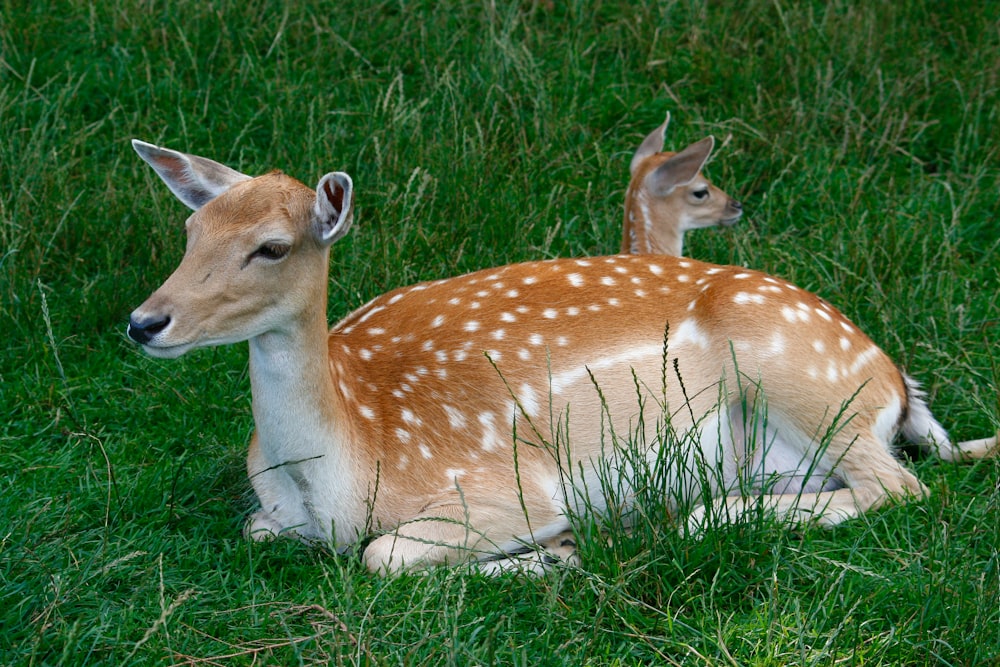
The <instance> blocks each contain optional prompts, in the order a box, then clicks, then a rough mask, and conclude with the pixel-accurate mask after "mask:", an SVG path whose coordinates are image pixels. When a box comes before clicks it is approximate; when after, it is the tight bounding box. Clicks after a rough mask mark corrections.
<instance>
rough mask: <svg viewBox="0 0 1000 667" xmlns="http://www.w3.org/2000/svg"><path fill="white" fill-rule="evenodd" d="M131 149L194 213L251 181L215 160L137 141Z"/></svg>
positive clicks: (134, 141) (134, 140)
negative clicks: (239, 184) (220, 196)
mask: <svg viewBox="0 0 1000 667" xmlns="http://www.w3.org/2000/svg"><path fill="white" fill-rule="evenodd" d="M132 148H134V149H135V152H136V153H138V154H139V157H141V158H142V159H143V160H145V161H146V162H147V163H149V166H151V167H152V168H153V170H154V171H155V172H156V173H157V175H158V176H159V177H160V178H161V179H163V182H164V183H166V184H167V187H168V188H170V191H171V192H173V193H174V195H175V196H176V197H177V198H178V199H180V200H181V201H182V202H184V205H185V206H187V207H188V208H190V209H192V210H194V211H197V210H198V209H199V208H201V207H202V206H204V205H205V204H207V203H208V202H210V201H212V200H213V199H215V198H216V197H218V196H219V195H221V194H222V193H223V192H225V191H226V190H228V189H229V188H231V187H233V186H234V185H236V184H237V183H239V182H241V181H246V180H249V179H250V177H249V176H247V175H246V174H241V173H240V172H238V171H236V170H235V169H230V168H229V167H227V166H226V165H224V164H219V163H218V162H216V161H214V160H209V159H208V158H204V157H198V156H197V155H188V154H187V153H181V152H179V151H174V150H170V149H169V148H160V147H159V146H154V145H153V144H147V143H146V142H145V141H139V140H138V139H133V140H132Z"/></svg>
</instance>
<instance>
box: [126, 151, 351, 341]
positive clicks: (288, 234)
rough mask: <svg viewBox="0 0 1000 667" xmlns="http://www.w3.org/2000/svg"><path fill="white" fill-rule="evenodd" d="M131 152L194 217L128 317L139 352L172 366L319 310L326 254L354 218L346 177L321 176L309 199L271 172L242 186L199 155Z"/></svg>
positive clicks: (237, 177)
mask: <svg viewBox="0 0 1000 667" xmlns="http://www.w3.org/2000/svg"><path fill="white" fill-rule="evenodd" d="M133 147H134V148H135V150H136V152H138V153H139V155H140V156H141V157H142V159H143V160H145V161H146V162H148V163H149V164H150V166H152V167H153V169H154V170H155V171H156V173H157V174H158V175H159V176H160V178H162V179H163V181H164V182H165V183H166V184H167V186H168V187H169V188H170V190H171V191H172V192H173V193H174V195H176V196H177V198H178V199H180V200H181V201H182V202H184V204H186V205H187V206H188V207H189V208H191V209H193V210H194V213H193V214H192V215H191V216H190V217H189V218H188V219H187V222H186V225H185V226H186V230H187V247H186V249H185V252H184V258H183V259H182V260H181V263H180V265H179V266H178V267H177V269H176V270H175V271H174V272H173V274H172V275H171V276H170V277H169V278H168V279H167V280H166V282H164V283H163V285H162V286H161V287H160V288H159V289H158V290H156V292H154V293H153V295H152V296H150V297H149V298H148V299H147V300H146V301H145V303H143V304H142V305H141V306H139V308H137V309H136V310H135V311H134V312H133V313H132V315H131V317H130V318H129V328H128V334H129V337H131V338H132V339H133V340H134V341H136V342H137V343H140V344H141V345H142V346H143V348H144V349H145V350H146V352H148V353H149V354H151V355H153V356H158V357H178V356H180V355H181V354H183V353H184V352H186V351H188V350H190V349H193V348H196V347H205V346H210V345H225V344H228V343H235V342H239V341H243V340H247V339H249V338H253V337H255V336H259V335H261V334H264V333H266V332H268V331H273V330H281V329H282V328H285V327H288V326H291V325H292V323H294V322H296V321H297V320H298V319H299V318H300V317H301V316H302V314H303V313H305V312H309V311H310V310H311V309H315V308H316V304H317V303H319V304H324V303H325V290H326V274H327V270H328V257H329V252H328V250H329V246H330V244H331V243H333V242H334V241H336V240H337V239H339V238H340V237H342V236H343V235H344V234H346V233H347V231H348V229H349V228H350V226H351V222H352V219H353V184H352V182H351V178H350V177H349V176H348V175H347V174H344V173H342V172H332V173H329V174H327V175H326V176H324V177H323V178H322V179H321V180H320V182H319V185H318V186H317V188H316V190H312V189H310V188H309V187H307V186H305V185H303V184H302V183H300V182H299V181H297V180H295V179H294V178H292V177H290V176H286V175H285V174H282V173H280V172H272V173H270V174H266V175H264V176H259V177H257V178H251V177H249V176H246V175H244V174H241V173H239V172H237V171H235V170H233V169H230V168H229V167H226V166H224V165H221V164H219V163H217V162H214V161H212V160H208V159H205V158H201V157H198V156H194V155H186V154H184V153H179V152H177V151H172V150H168V149H164V148H159V147H157V146H153V145H151V144H147V143H144V142H140V141H133ZM304 272H305V273H306V274H308V276H307V277H304V276H303V273H304ZM318 292H322V294H319V293H318Z"/></svg>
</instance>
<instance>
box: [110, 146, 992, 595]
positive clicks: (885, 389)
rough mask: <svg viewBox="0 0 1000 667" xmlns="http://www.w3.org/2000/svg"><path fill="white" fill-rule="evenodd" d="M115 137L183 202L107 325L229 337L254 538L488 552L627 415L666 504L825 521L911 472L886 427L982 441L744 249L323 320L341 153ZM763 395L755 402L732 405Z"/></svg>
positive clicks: (139, 335) (381, 569) (499, 547)
mask: <svg viewBox="0 0 1000 667" xmlns="http://www.w3.org/2000/svg"><path fill="white" fill-rule="evenodd" d="M133 146H134V148H135V150H136V151H137V152H138V154H139V156H140V157H141V158H142V159H143V160H144V161H146V162H147V163H148V164H149V165H150V166H151V167H152V168H153V170H154V171H155V172H156V174H157V175H158V176H159V177H160V178H161V179H162V180H163V181H164V182H165V183H166V185H167V186H168V188H169V189H170V190H171V191H172V192H173V194H174V195H175V196H176V197H177V198H178V199H180V201H181V202H182V203H183V204H185V205H186V206H187V207H188V208H190V209H191V210H192V211H193V212H192V214H191V215H190V216H189V217H188V218H187V220H186V222H185V227H186V233H187V242H186V248H185V251H184V255H183V257H182V259H181V261H180V263H179V265H178V266H177V268H176V269H175V270H174V271H173V273H172V274H171V275H170V276H169V277H167V278H166V280H165V281H164V282H163V283H162V285H161V286H160V287H159V288H157V289H156V290H155V291H154V292H153V293H152V294H151V295H150V296H149V297H148V298H147V299H146V301H145V302H143V303H142V304H141V305H140V306H139V307H138V308H136V309H135V310H134V311H133V312H132V313H131V314H130V316H129V322H128V328H127V336H128V337H129V338H130V339H131V340H132V341H134V342H135V343H138V344H139V345H140V346H141V348H142V349H143V350H144V351H145V352H146V353H147V354H149V355H151V356H153V357H160V358H166V359H169V358H176V357H179V356H181V355H183V354H186V353H187V352H189V351H192V350H194V349H196V348H201V347H207V346H213V345H229V344H237V343H243V342H246V343H247V344H248V347H249V379H250V389H251V395H252V414H253V421H254V427H255V430H254V433H253V436H252V437H251V440H250V443H249V452H248V456H247V474H248V477H249V481H250V483H251V485H252V487H253V490H254V492H255V494H256V497H257V500H258V501H259V504H260V508H259V509H258V510H257V511H256V512H254V513H253V514H252V515H251V516H250V517H249V518H248V520H247V522H246V525H245V528H244V533H245V535H246V536H247V537H248V538H250V539H253V540H269V539H274V538H276V537H279V536H283V537H290V538H293V539H297V540H300V541H302V542H305V543H309V544H320V545H327V546H329V547H330V548H334V549H337V550H343V549H350V548H352V545H355V547H356V548H358V549H359V550H360V556H361V558H362V560H363V562H364V564H365V566H366V567H367V568H368V569H369V570H370V571H372V572H373V573H377V574H380V575H393V574H396V573H400V572H405V571H413V570H423V569H426V568H432V567H436V566H455V565H459V564H462V563H468V564H471V565H472V566H477V565H482V567H483V569H484V570H485V571H490V567H489V564H490V563H491V562H495V561H496V560H498V559H501V560H502V559H503V558H504V557H505V556H508V555H509V554H515V553H518V552H519V551H523V550H524V549H525V548H533V547H534V546H537V545H541V544H544V543H545V542H546V541H547V540H551V539H553V538H554V537H555V536H558V535H561V534H563V533H565V531H567V530H569V529H571V524H570V517H571V516H573V513H574V512H575V511H582V508H584V507H591V508H592V509H593V511H597V512H600V511H603V510H605V509H607V507H608V503H609V502H610V501H609V500H608V499H607V498H602V496H601V494H599V493H591V492H590V491H588V490H593V489H597V488H599V486H600V484H599V481H600V479H599V478H600V476H601V475H615V474H625V467H627V466H625V465H619V464H621V463H622V459H621V458H620V454H621V453H622V452H623V448H624V447H625V446H626V444H627V441H628V440H630V439H633V438H635V439H639V438H644V440H643V442H645V443H646V444H645V445H644V446H643V447H644V449H642V450H641V453H642V455H643V456H648V457H652V459H655V457H656V456H657V454H658V453H659V452H662V451H666V450H664V449H663V448H666V447H671V452H672V454H671V456H672V457H673V459H671V460H676V461H678V462H680V463H691V464H692V465H690V466H686V465H679V466H673V467H672V468H671V469H672V470H673V471H674V472H672V473H671V475H670V478H669V480H668V484H669V486H670V489H669V490H668V491H669V492H670V493H671V494H672V493H673V492H674V491H676V492H677V494H678V496H677V497H678V498H684V497H687V496H685V495H684V494H693V497H694V498H695V502H693V503H692V504H691V510H690V512H689V514H688V515H687V518H686V519H683V518H682V519H681V520H680V522H679V524H680V525H685V524H684V521H687V522H688V524H690V525H692V526H696V527H701V528H699V529H702V530H703V529H707V528H705V526H707V524H706V523H705V520H706V518H708V517H711V516H716V515H718V516H721V517H723V520H724V521H733V522H735V521H739V520H740V519H741V518H742V517H745V516H748V514H749V513H750V512H752V511H753V508H755V507H758V508H759V507H763V508H764V509H765V510H766V511H767V512H768V513H773V515H774V516H775V517H776V518H777V519H778V520H781V521H787V522H788V523H789V524H793V525H794V524H803V523H815V524H819V525H822V526H832V525H836V524H838V523H840V522H842V521H845V520H848V519H852V518H856V517H859V516H861V515H863V514H864V513H865V512H868V511H870V510H874V509H876V508H879V507H880V506H882V505H884V504H886V503H888V502H902V501H906V500H909V499H911V498H914V497H920V496H923V495H925V494H926V493H927V489H926V487H925V486H924V485H923V484H922V483H921V482H920V481H919V480H918V479H917V478H916V476H915V475H914V474H913V473H912V472H911V471H910V470H909V469H908V468H907V467H906V466H905V465H904V464H903V463H902V462H901V461H900V460H898V459H897V458H896V457H895V456H893V449H892V440H893V438H894V436H895V435H896V434H897V433H900V432H901V433H904V434H909V435H911V436H912V437H914V438H917V439H919V440H920V442H922V443H923V444H924V445H925V446H926V447H927V448H929V449H931V450H933V451H934V452H936V453H937V455H939V456H941V457H942V458H945V459H949V460H964V459H971V458H983V457H986V456H991V455H993V454H994V453H995V452H996V449H997V442H996V438H995V437H993V438H984V439H981V440H976V441H968V442H964V443H952V441H951V440H950V439H949V437H948V434H947V432H946V431H945V430H944V428H943V427H942V426H941V425H940V424H939V423H938V421H937V420H935V419H934V417H933V416H932V414H931V412H930V410H929V409H928V408H927V405H926V403H925V402H924V398H923V394H922V392H921V390H920V389H919V386H918V384H917V383H916V382H915V381H914V380H912V379H911V378H910V377H909V376H908V375H906V374H904V373H903V372H902V371H901V370H900V369H899V368H898V367H897V366H896V365H895V364H894V363H893V362H892V361H891V360H890V359H889V357H888V356H887V355H886V354H885V353H884V352H883V351H882V350H881V349H880V348H879V347H878V346H877V345H876V344H875V343H874V342H873V341H872V340H871V339H870V338H869V337H868V336H866V335H865V334H864V333H863V332H862V331H861V330H860V329H859V328H858V327H857V326H855V325H854V324H853V323H852V322H850V321H849V320H848V319H847V318H846V317H845V316H844V315H843V314H841V313H840V312H839V311H838V310H836V309H835V308H834V307H833V306H832V305H830V304H828V303H827V302H826V301H824V300H823V299H821V298H820V297H818V296H816V295H814V294H812V293H810V292H808V291H806V290H803V289H801V288H799V287H796V286H794V285H792V284H791V283H789V282H787V281H785V280H782V279H780V278H776V277H772V276H769V275H767V274H764V273H761V272H757V271H752V270H748V269H744V268H740V267H730V266H718V265H712V264H706V263H702V262H698V261H695V260H690V259H685V258H677V257H668V256H657V255H612V256H607V257H588V258H576V259H573V258H566V259H550V260H544V261H534V262H524V263H516V264H510V265H504V266H498V267H494V268H487V269H482V270H479V271H475V272H472V273H468V274H465V275H460V276H455V277H449V278H442V279H439V280H430V281H426V282H420V283H417V284H415V285H410V286H405V287H400V288H397V289H394V290H392V291H389V292H388V293H385V294H383V295H381V296H377V297H375V298H373V299H371V300H370V301H369V302H368V303H366V304H364V305H362V306H361V307H359V308H357V309H356V310H354V311H353V312H351V313H350V314H348V315H347V316H346V317H345V318H344V319H343V320H341V321H340V322H339V323H338V324H336V325H334V326H333V327H332V328H330V327H329V323H328V321H327V295H328V280H329V272H330V254H331V250H330V249H331V246H332V244H333V243H334V242H336V241H337V240H339V239H341V238H343V237H344V236H345V235H346V234H347V233H348V230H349V229H350V228H351V226H352V223H353V217H354V211H353V206H354V183H353V181H352V179H351V177H350V176H349V175H348V174H347V173H344V172H330V173H327V174H325V175H324V176H323V177H322V178H321V179H320V180H319V182H318V184H317V186H316V187H315V188H311V187H309V186H307V185H305V184H304V183H302V182H301V181H299V180H296V179H295V178H293V177H291V176H289V175H286V174H284V173H282V172H280V171H273V172H270V173H266V174H263V175H260V176H256V177H251V176H248V175H245V174H243V173H240V172H239V171H236V170H234V169H232V168H230V167H228V166H225V165H223V164H220V163H217V162H215V161H213V160H210V159H208V158H204V157H199V156H196V155H189V154H186V153H181V152H178V151H175V150H172V149H168V148H162V147H158V146H156V145H153V144H149V143H145V142H142V141H139V140H133ZM637 398H638V399H641V400H637ZM751 399H752V400H751ZM758 399H760V400H764V401H766V407H767V419H766V420H754V419H750V418H749V417H750V416H749V415H747V414H746V413H747V409H748V408H747V406H748V405H753V401H756V400H758ZM664 416H666V418H667V419H668V420H669V426H670V430H669V432H667V431H666V430H665V429H664V428H663V425H664V423H665V422H664V419H663V417H664ZM671 433H676V434H677V438H676V439H673V440H671V437H672V436H671ZM824 433H826V434H827V435H826V436H824V437H823V438H821V437H820V436H819V435H818V434H824ZM668 441H669V442H668ZM755 443H766V447H765V446H758V445H757V444H755ZM700 463H707V464H708V465H709V466H713V467H715V468H717V469H718V470H719V471H720V474H719V475H717V476H705V475H699V474H697V470H698V469H699V468H698V466H697V465H695V464H700ZM588 494H590V496H593V497H590V496H588ZM699 499H701V500H699ZM585 503H586V505H585ZM358 545H360V546H358Z"/></svg>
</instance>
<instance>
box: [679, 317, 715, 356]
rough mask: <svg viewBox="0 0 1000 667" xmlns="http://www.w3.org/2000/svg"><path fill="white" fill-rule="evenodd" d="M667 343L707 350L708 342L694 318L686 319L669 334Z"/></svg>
mask: <svg viewBox="0 0 1000 667" xmlns="http://www.w3.org/2000/svg"><path fill="white" fill-rule="evenodd" d="M669 342H670V344H671V345H678V346H679V345H686V344H692V345H695V346H697V347H699V348H701V349H703V350H704V349H706V348H708V343H709V340H708V337H707V336H706V335H705V332H704V331H702V329H701V327H699V326H698V321H697V320H695V319H694V318H688V319H686V320H684V321H683V322H681V323H680V324H679V325H678V326H677V328H676V329H675V330H673V331H671V332H670V338H669Z"/></svg>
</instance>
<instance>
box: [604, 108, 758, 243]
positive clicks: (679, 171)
mask: <svg viewBox="0 0 1000 667" xmlns="http://www.w3.org/2000/svg"><path fill="white" fill-rule="evenodd" d="M669 124H670V114H667V119H666V120H665V121H664V123H663V125H661V126H660V127H658V128H656V129H655V130H653V131H652V132H651V133H650V134H649V135H648V136H647V137H646V138H645V139H644V140H643V142H642V144H640V146H639V148H638V149H637V150H636V152H635V154H634V155H633V157H632V162H631V163H630V165H629V172H630V175H631V177H630V180H629V185H628V190H627V191H626V192H625V222H624V225H623V232H622V245H621V251H622V252H623V253H631V254H646V253H648V254H656V255H673V256H674V257H680V256H681V255H682V254H683V253H684V233H685V232H689V231H691V230H694V229H705V228H708V227H715V226H717V225H723V226H726V227H730V226H732V225H735V224H736V223H737V221H738V220H739V219H740V216H741V215H742V214H743V206H742V205H741V204H740V202H738V201H736V200H735V199H733V198H732V197H730V196H729V195H727V194H726V193H725V192H723V191H722V190H720V189H719V188H717V187H715V186H714V185H712V184H711V183H710V182H709V181H708V179H707V178H705V176H704V175H702V173H701V170H702V169H703V168H704V166H705V163H706V162H707V161H708V158H709V156H710V155H711V154H712V148H713V147H714V146H715V139H714V138H712V137H706V138H704V139H702V140H701V141H698V142H696V143H693V144H691V145H690V146H688V147H687V148H685V149H684V150H682V151H679V152H676V153H675V152H672V151H664V150H663V137H664V134H665V133H666V130H667V126H668V125H669Z"/></svg>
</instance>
